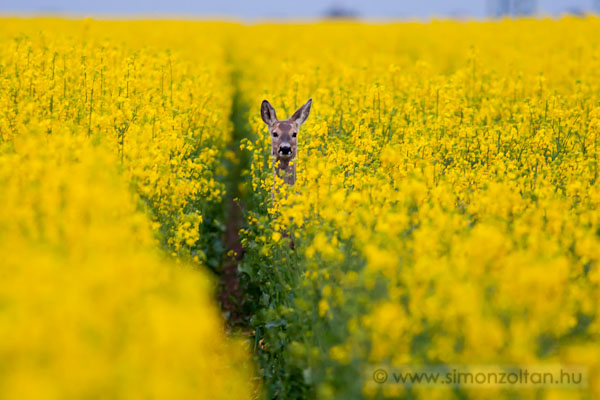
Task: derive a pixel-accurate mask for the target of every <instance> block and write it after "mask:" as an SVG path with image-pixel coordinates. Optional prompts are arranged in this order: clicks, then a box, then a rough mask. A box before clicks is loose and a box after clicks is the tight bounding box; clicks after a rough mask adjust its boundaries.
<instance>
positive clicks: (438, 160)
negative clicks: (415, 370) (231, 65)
mask: <svg viewBox="0 0 600 400" xmlns="http://www.w3.org/2000/svg"><path fill="white" fill-rule="evenodd" d="M241 29H243V31H244V40H243V41H240V42H238V44H239V46H240V47H239V48H238V49H237V52H236V56H237V57H238V60H239V61H238V63H239V64H240V65H241V66H242V67H240V68H241V69H242V72H243V78H242V79H240V81H241V82H243V86H242V87H241V93H242V95H243V96H245V97H246V98H247V103H248V104H251V105H252V106H253V107H254V108H253V110H252V112H251V113H250V114H249V116H248V121H249V124H250V125H251V127H252V129H251V131H252V133H253V137H251V138H250V140H248V141H246V142H245V143H244V145H243V146H244V148H245V149H248V150H250V151H251V152H252V154H253V162H252V167H251V171H252V172H251V173H252V181H251V182H252V186H249V187H248V188H247V190H248V191H249V192H254V193H255V197H257V198H258V201H259V202H261V201H262V204H263V206H262V209H257V210H256V212H255V213H254V214H251V215H249V226H250V228H249V229H248V233H247V239H246V240H247V242H248V244H247V246H248V247H249V248H251V249H253V252H251V253H252V254H250V255H247V256H246V260H247V261H245V263H247V267H246V268H247V269H248V270H249V271H250V275H251V281H252V282H253V284H255V285H256V286H257V287H260V288H261V289H262V294H261V295H260V296H263V297H257V298H256V301H257V302H260V301H263V299H264V296H265V294H264V293H265V292H266V293H267V295H268V296H269V297H268V298H270V299H271V300H269V302H268V305H269V307H264V309H262V310H261V312H260V313H259V314H258V317H256V318H255V319H256V321H257V322H256V323H255V327H256V328H257V329H258V330H259V332H260V334H261V335H264V336H265V337H266V338H267V339H266V340H265V342H266V344H265V346H263V347H262V348H261V352H259V356H260V357H261V360H262V365H263V368H265V369H266V370H267V371H268V372H269V374H267V376H269V377H270V376H274V377H275V378H274V379H272V378H269V379H267V382H266V383H267V390H271V392H272V393H276V392H278V391H283V392H284V393H287V394H288V395H295V396H300V397H307V396H308V397H310V396H316V397H318V398H346V399H347V398H360V397H361V396H366V397H371V396H375V397H376V396H384V397H398V396H417V397H422V398H434V397H436V398H448V397H452V396H458V397H460V396H468V397H473V398H490V397H500V396H502V395H505V396H509V397H510V396H514V395H515V394H518V395H519V396H521V397H523V398H546V396H547V397H548V398H551V397H552V396H560V397H561V398H566V397H569V398H588V397H589V396H592V395H591V394H590V393H594V394H595V396H600V364H599V360H600V346H599V342H598V340H599V339H600V336H599V335H600V324H599V323H598V317H597V316H598V304H599V301H598V299H599V295H600V292H599V284H600V270H599V264H598V260H599V257H600V212H599V211H598V206H599V203H600V189H599V186H598V183H599V182H598V178H599V176H598V173H599V165H598V161H599V157H600V142H599V140H600V138H599V135H600V21H599V20H598V19H594V18H588V19H568V18H566V19H563V20H561V21H550V20H547V21H544V20H541V21H539V20H518V21H510V20H506V21H501V22H490V23H456V22H432V23H429V24H400V25H356V24H352V23H339V24H320V25H314V26H308V27H307V26H302V25H286V26H278V27H276V28H274V27H273V26H270V25H265V26H256V27H251V28H241ZM274 32H276V34H275V33H274ZM267 37H268V38H269V39H268V40H265V39H264V38H267ZM309 97H312V99H313V104H314V105H313V109H312V112H311V116H310V117H309V119H308V121H307V122H306V124H305V125H304V126H303V127H302V128H301V129H300V133H299V134H298V143H299V145H298V146H299V147H298V158H297V168H298V171H299V172H298V181H297V182H296V185H295V187H294V188H293V190H290V191H289V193H287V195H286V196H287V197H286V196H282V198H280V199H278V200H276V201H275V202H274V203H273V204H272V203H271V202H270V197H269V195H268V193H269V192H270V190H271V186H272V185H273V177H272V169H271V168H272V160H270V158H269V156H268V154H269V151H270V139H269V134H268V132H267V130H266V127H265V125H264V123H263V121H262V120H261V118H260V115H259V112H258V104H260V101H261V100H262V99H263V98H266V99H268V100H269V101H270V102H271V103H272V104H273V105H274V106H275V108H276V110H277V112H278V116H279V117H280V118H287V116H289V115H291V114H292V113H293V112H294V111H295V110H296V109H297V108H298V107H299V106H301V105H302V104H303V103H304V102H305V101H306V100H307V99H308V98H309ZM261 193H262V194H261ZM283 229H287V230H288V231H291V232H293V235H294V237H295V247H296V253H295V254H291V255H290V252H289V250H287V244H286V243H283V244H282V243H281V242H282V241H283V239H281V238H282V236H283V235H282V233H281V231H282V230H283ZM252 257H254V259H252ZM257 260H260V261H257ZM252 263H254V265H256V266H253V265H252ZM265 265H269V266H270V267H269V268H270V269H268V270H267V271H265V267H264V266H265ZM290 269H291V270H292V271H294V272H293V273H292V276H289V275H290V273H289V272H288V271H289V270H290ZM281 353H283V354H285V357H284V359H283V361H281V359H280V358H279V357H278V355H279V354H281ZM453 364H455V365H456V364H458V365H473V364H476V365H540V364H542V365H543V364H566V365H573V364H576V365H586V366H588V367H589V374H590V375H589V381H590V382H589V390H591V392H589V391H588V389H581V390H573V389H571V390H562V391H561V390H558V391H553V390H549V389H545V390H544V389H535V388H530V387H529V388H525V389H523V388H519V389H517V388H512V389H511V388H500V389H499V388H495V389H486V390H482V389H468V388H465V389H460V390H459V391H456V388H454V387H447V388H436V389H435V390H433V389H431V388H427V387H426V388H423V387H414V388H405V387H403V386H402V385H378V384H377V383H376V382H374V381H373V379H371V374H372V372H373V369H374V367H375V366H377V365H388V366H401V365H453ZM369 371H370V372H369ZM282 377H283V378H282ZM390 379H391V378H390ZM298 382H303V383H304V384H305V385H306V386H304V387H302V389H300V390H298Z"/></svg>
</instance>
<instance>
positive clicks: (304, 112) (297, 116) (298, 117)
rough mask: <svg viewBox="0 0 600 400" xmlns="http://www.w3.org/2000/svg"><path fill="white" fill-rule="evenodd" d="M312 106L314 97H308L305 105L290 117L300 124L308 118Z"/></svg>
mask: <svg viewBox="0 0 600 400" xmlns="http://www.w3.org/2000/svg"><path fill="white" fill-rule="evenodd" d="M311 106H312V99H308V101H307V102H306V104H305V105H303V106H302V107H300V108H299V109H298V110H297V111H296V112H295V113H294V115H292V117H291V118H290V119H291V120H292V121H294V122H295V123H296V124H298V126H300V125H302V124H303V123H304V121H306V119H307V118H308V114H310V107H311Z"/></svg>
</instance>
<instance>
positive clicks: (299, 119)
mask: <svg viewBox="0 0 600 400" xmlns="http://www.w3.org/2000/svg"><path fill="white" fill-rule="evenodd" d="M311 105H312V99H310V100H308V102H307V103H306V104H304V105H303V106H302V107H300V108H299V109H298V110H297V111H296V112H295V113H294V115H292V116H291V117H290V118H288V119H287V120H284V121H279V120H278V119H277V115H276V114H275V109H274V108H273V106H272V105H271V103H269V102H268V101H267V100H263V102H262V105H261V109H260V114H261V116H262V119H263V121H264V122H265V124H267V126H268V127H269V134H270V135H271V154H272V155H273V157H275V158H276V159H277V160H281V161H289V160H292V159H294V158H295V157H296V149H297V144H298V140H297V135H298V129H299V128H300V125H302V124H303V123H304V121H306V119H307V118H308V114H309V113H310V107H311Z"/></svg>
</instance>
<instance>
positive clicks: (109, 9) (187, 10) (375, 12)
mask: <svg viewBox="0 0 600 400" xmlns="http://www.w3.org/2000/svg"><path fill="white" fill-rule="evenodd" d="M490 1H494V0H420V1H419V0H395V1H394V0H331V1H329V0H301V1H289V0H209V1H207V0H92V1H90V0H0V13H4V14H7V13H11V14H14V13H59V14H60V13H64V14H76V15H94V14H104V15H107V14H108V15H116V14H121V15H122V14H129V15H131V14H133V15H136V14H137V15H157V16H161V15H165V16H185V17H230V18H233V19H257V18H273V17H285V18H294V17H295V18H314V17H319V16H321V15H322V14H323V13H324V11H325V10H327V9H329V8H330V7H331V6H333V5H337V6H342V7H344V8H346V9H349V10H354V11H356V12H358V13H359V14H360V15H361V16H363V17H366V18H430V17H434V16H440V17H452V16H461V17H484V16H486V14H487V12H488V10H489V8H488V4H489V2H490ZM599 3H600V0H537V10H538V12H539V13H541V14H552V15H557V14H560V13H563V12H565V11H567V10H582V11H589V10H592V9H593V8H594V4H596V7H598V4H599Z"/></svg>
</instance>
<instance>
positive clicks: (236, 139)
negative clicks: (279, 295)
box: [219, 71, 251, 332]
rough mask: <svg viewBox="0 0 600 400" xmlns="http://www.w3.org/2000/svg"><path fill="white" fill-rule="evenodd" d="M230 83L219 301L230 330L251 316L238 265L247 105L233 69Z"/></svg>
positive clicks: (242, 325) (243, 324)
mask: <svg viewBox="0 0 600 400" xmlns="http://www.w3.org/2000/svg"><path fill="white" fill-rule="evenodd" d="M231 79H232V82H233V84H234V88H235V90H236V92H235V93H234V96H233V102H232V109H231V117H230V118H231V121H232V123H233V138H232V141H231V144H230V145H229V149H228V150H229V151H231V152H233V153H234V154H236V157H235V158H234V160H229V159H228V160H227V161H226V167H227V171H228V179H227V192H228V193H227V200H226V213H227V214H226V223H225V234H224V238H223V243H224V246H225V255H224V259H223V263H222V265H221V285H220V291H219V301H220V303H221V309H222V310H223V312H224V314H225V317H226V320H227V327H228V328H229V329H236V330H241V331H242V332H244V331H245V330H246V328H247V326H248V322H249V321H250V317H251V315H249V312H248V311H247V307H244V306H245V302H246V301H247V295H246V288H244V287H243V284H242V283H241V281H240V274H239V272H238V265H239V263H240V262H241V261H242V259H243V257H244V252H245V250H244V248H243V246H242V244H241V241H240V237H239V230H240V228H241V227H242V226H243V223H244V215H243V214H244V213H243V210H244V202H243V199H242V198H241V197H242V196H241V193H240V190H239V187H240V183H241V182H242V179H243V178H242V172H243V171H244V169H246V168H248V164H249V161H248V158H247V155H245V154H242V152H241V151H240V140H241V139H243V138H245V137H247V136H248V133H249V132H248V129H249V128H248V123H247V121H246V119H247V106H246V105H244V104H243V102H242V101H241V95H240V93H239V89H238V88H239V85H238V84H237V81H238V76H237V73H236V71H233V72H232V78H231Z"/></svg>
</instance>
